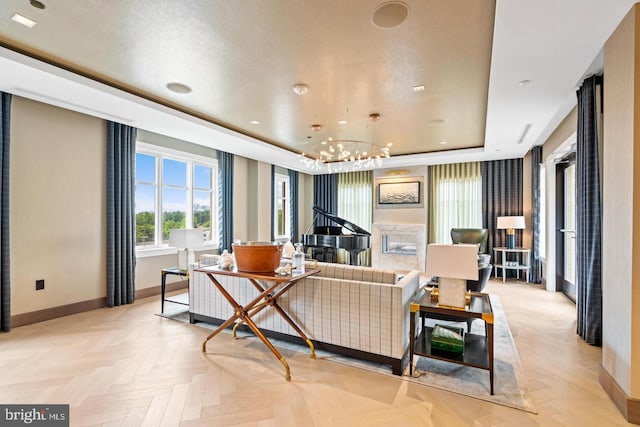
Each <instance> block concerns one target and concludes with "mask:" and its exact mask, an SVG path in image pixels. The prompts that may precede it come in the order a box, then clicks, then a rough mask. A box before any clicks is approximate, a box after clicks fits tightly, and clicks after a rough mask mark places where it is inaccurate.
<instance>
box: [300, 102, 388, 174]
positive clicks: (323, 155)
mask: <svg viewBox="0 0 640 427" xmlns="http://www.w3.org/2000/svg"><path fill="white" fill-rule="evenodd" d="M378 119H380V114H378V113H373V114H369V120H371V121H372V122H376V121H378ZM321 127H322V126H321V125H319V124H314V125H312V126H311V129H313V130H315V131H319V130H320V128H321ZM392 145H393V144H392V143H391V142H389V143H387V144H386V145H384V146H380V145H377V144H375V143H374V142H367V141H359V140H356V139H333V138H331V137H329V138H327V139H326V140H324V141H322V142H320V143H319V144H316V145H314V146H313V147H312V148H311V150H310V151H311V153H301V154H300V156H299V157H300V160H301V161H302V163H304V165H305V166H306V167H307V168H308V169H311V170H315V171H322V170H324V171H326V172H327V173H334V172H342V171H345V170H352V171H353V170H360V169H372V168H375V167H380V166H382V161H383V159H386V158H388V157H389V156H390V147H391V146H392Z"/></svg>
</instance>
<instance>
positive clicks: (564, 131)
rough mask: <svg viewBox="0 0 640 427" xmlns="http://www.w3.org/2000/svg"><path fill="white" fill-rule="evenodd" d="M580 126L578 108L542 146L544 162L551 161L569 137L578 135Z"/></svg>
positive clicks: (572, 111)
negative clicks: (552, 155) (551, 157)
mask: <svg viewBox="0 0 640 427" xmlns="http://www.w3.org/2000/svg"><path fill="white" fill-rule="evenodd" d="M577 126H578V110H577V109H576V107H573V109H572V110H571V111H570V112H569V114H567V117H565V118H564V119H563V120H562V122H560V124H559V125H558V127H557V128H556V129H555V130H554V131H553V133H552V134H551V135H550V136H549V138H548V139H547V140H546V141H545V142H544V145H543V146H542V160H544V161H547V160H549V156H551V154H553V152H554V151H555V150H556V149H557V148H558V147H560V145H562V143H563V142H565V141H566V140H567V139H569V137H571V136H572V135H573V134H575V133H576V129H577Z"/></svg>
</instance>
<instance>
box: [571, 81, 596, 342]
mask: <svg viewBox="0 0 640 427" xmlns="http://www.w3.org/2000/svg"><path fill="white" fill-rule="evenodd" d="M601 81H602V77H601V76H592V77H590V78H588V79H585V81H584V82H583V83H582V86H581V87H580V89H578V92H577V96H578V133H577V144H576V193H577V200H576V211H577V216H576V225H577V227H576V288H577V289H576V294H577V298H576V306H577V312H578V323H577V333H578V335H580V336H581V337H582V339H583V340H585V341H586V342H588V343H589V344H593V345H602V264H601V263H602V252H601V244H602V228H601V227H602V200H601V194H600V166H599V153H598V128H597V115H598V112H597V105H596V86H597V85H598V84H600V83H601Z"/></svg>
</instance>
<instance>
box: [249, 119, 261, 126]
mask: <svg viewBox="0 0 640 427" xmlns="http://www.w3.org/2000/svg"><path fill="white" fill-rule="evenodd" d="M249 123H251V124H252V125H259V124H260V122H259V121H257V120H251V121H250V122H249Z"/></svg>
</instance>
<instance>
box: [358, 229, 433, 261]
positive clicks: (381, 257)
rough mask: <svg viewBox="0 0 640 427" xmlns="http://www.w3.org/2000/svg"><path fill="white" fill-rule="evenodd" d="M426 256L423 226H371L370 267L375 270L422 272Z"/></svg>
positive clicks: (425, 231)
mask: <svg viewBox="0 0 640 427" xmlns="http://www.w3.org/2000/svg"><path fill="white" fill-rule="evenodd" d="M426 254H427V226H426V225H425V224H373V227H372V236H371V265H372V266H373V267H375V268H388V269H394V270H420V271H424V268H425V260H426Z"/></svg>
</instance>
